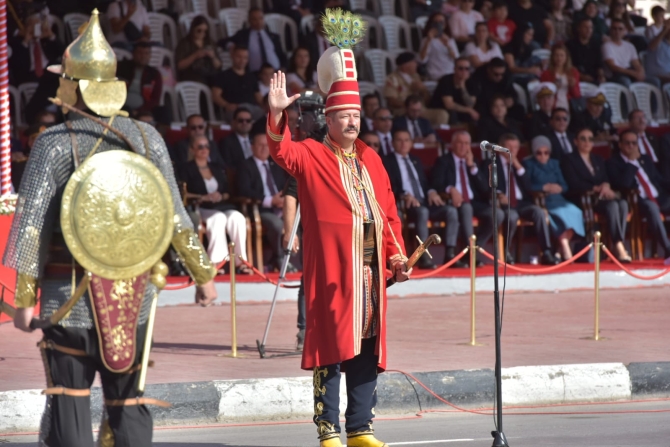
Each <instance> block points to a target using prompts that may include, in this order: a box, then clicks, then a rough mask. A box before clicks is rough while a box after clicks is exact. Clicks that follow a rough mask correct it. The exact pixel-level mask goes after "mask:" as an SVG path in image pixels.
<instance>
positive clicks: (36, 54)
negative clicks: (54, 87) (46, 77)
mask: <svg viewBox="0 0 670 447" xmlns="http://www.w3.org/2000/svg"><path fill="white" fill-rule="evenodd" d="M33 59H35V76H37V77H38V78H41V77H42V75H43V74H44V66H43V65H42V47H41V46H40V42H39V40H38V39H36V40H35V41H34V42H33Z"/></svg>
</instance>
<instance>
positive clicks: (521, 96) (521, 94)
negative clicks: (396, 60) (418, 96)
mask: <svg viewBox="0 0 670 447" xmlns="http://www.w3.org/2000/svg"><path fill="white" fill-rule="evenodd" d="M424 84H426V86H428V83H427V82H425V83H424ZM512 87H514V91H515V92H516V96H517V101H518V103H519V104H521V106H522V107H523V110H524V111H525V112H526V113H527V112H528V96H527V95H526V91H525V90H524V89H523V87H521V86H520V85H519V84H517V83H516V82H515V83H513V84H512Z"/></svg>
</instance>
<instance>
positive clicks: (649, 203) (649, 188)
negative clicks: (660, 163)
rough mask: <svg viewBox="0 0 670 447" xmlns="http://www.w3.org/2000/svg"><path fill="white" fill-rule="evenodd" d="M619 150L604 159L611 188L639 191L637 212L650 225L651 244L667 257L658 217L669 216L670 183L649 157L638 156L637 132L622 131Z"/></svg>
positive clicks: (669, 243)
mask: <svg viewBox="0 0 670 447" xmlns="http://www.w3.org/2000/svg"><path fill="white" fill-rule="evenodd" d="M619 150H620V153H618V154H615V155H613V156H612V157H611V158H610V159H609V160H607V174H608V176H609V179H610V182H611V186H612V188H613V189H614V190H617V191H621V192H624V193H626V192H628V191H630V190H635V191H637V192H638V194H639V200H638V204H639V208H640V212H641V213H642V215H643V216H642V217H645V218H646V219H647V222H648V223H649V228H650V230H651V233H652V234H653V235H654V241H655V242H654V243H660V244H661V245H662V246H663V249H664V250H665V256H666V257H670V240H669V239H668V234H667V232H666V230H665V225H664V224H663V220H662V218H661V213H663V214H669V213H670V195H668V189H669V187H670V181H669V180H668V179H667V178H663V177H661V175H660V174H659V173H658V171H657V170H656V167H655V166H654V162H653V160H652V159H651V157H649V155H643V154H640V147H639V146H638V135H637V133H635V132H633V131H632V130H626V131H624V132H622V133H621V135H620V136H619ZM669 259H670V258H669ZM666 262H667V259H666Z"/></svg>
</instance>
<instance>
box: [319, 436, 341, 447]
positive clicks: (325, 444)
mask: <svg viewBox="0 0 670 447" xmlns="http://www.w3.org/2000/svg"><path fill="white" fill-rule="evenodd" d="M319 447H342V441H340V437H339V436H338V437H336V438H330V439H326V440H324V441H321V443H320V444H319Z"/></svg>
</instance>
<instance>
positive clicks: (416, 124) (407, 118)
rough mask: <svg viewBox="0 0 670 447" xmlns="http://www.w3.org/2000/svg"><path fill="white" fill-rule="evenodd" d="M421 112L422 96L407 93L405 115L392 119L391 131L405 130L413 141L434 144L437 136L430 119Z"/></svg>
mask: <svg viewBox="0 0 670 447" xmlns="http://www.w3.org/2000/svg"><path fill="white" fill-rule="evenodd" d="M421 112H423V98H421V97H420V96H418V95H409V96H408V97H407V99H405V115H404V116H399V117H397V118H395V119H394V120H393V132H394V133H395V131H396V130H406V131H408V132H409V134H410V137H411V138H412V141H413V142H414V143H423V144H435V142H436V141H437V138H436V136H435V130H433V126H431V125H430V121H428V120H427V119H426V118H423V117H422V116H421Z"/></svg>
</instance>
